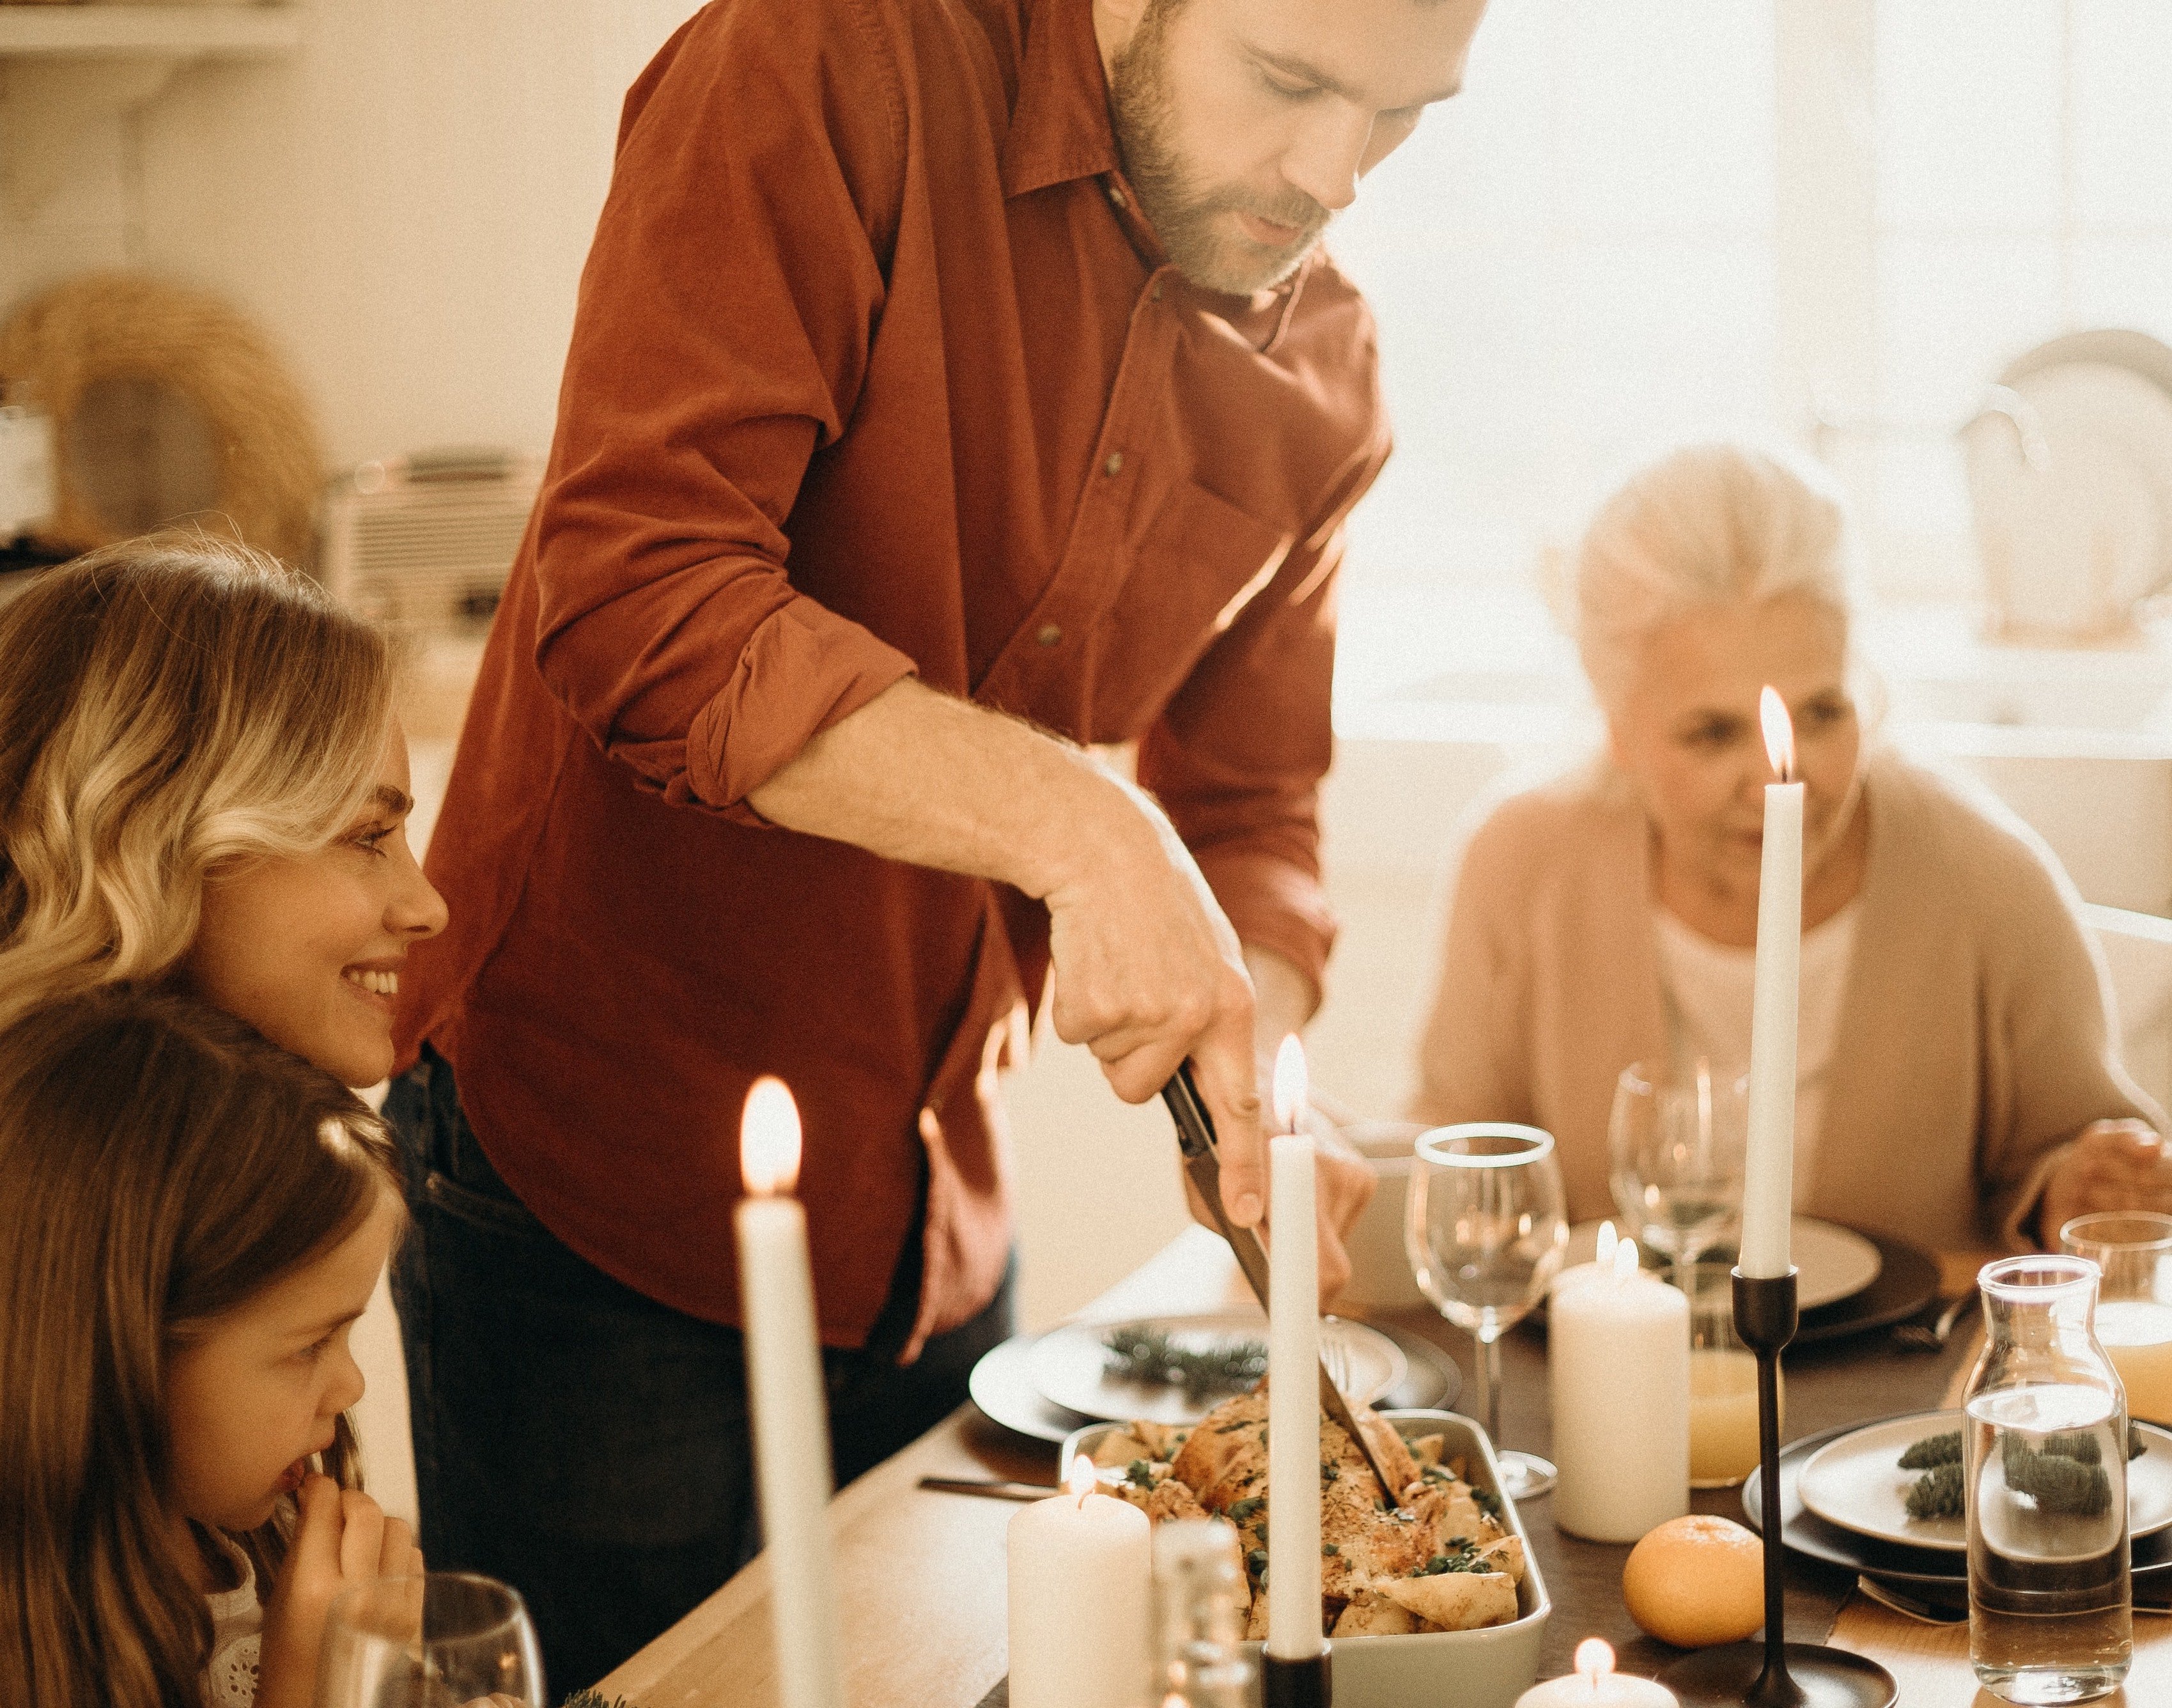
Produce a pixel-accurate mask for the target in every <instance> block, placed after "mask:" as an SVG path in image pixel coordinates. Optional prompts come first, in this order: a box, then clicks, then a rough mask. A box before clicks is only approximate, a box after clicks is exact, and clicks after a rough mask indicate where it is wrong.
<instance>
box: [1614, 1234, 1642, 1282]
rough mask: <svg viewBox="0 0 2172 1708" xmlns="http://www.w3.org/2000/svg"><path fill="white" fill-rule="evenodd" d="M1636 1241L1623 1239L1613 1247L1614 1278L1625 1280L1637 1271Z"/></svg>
mask: <svg viewBox="0 0 2172 1708" xmlns="http://www.w3.org/2000/svg"><path fill="white" fill-rule="evenodd" d="M1636 1273H1637V1242H1636V1241H1635V1240H1633V1239H1625V1240H1623V1241H1622V1242H1621V1243H1620V1244H1619V1245H1617V1246H1616V1247H1615V1248H1614V1279H1615V1280H1616V1281H1627V1280H1628V1279H1629V1277H1630V1276H1632V1275H1634V1274H1636Z"/></svg>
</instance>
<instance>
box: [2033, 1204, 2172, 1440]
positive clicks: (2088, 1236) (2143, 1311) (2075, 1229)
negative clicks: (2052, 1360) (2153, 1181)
mask: <svg viewBox="0 0 2172 1708" xmlns="http://www.w3.org/2000/svg"><path fill="white" fill-rule="evenodd" d="M2059 1243H2060V1244H2061V1246H2062V1247H2063V1248H2064V1249H2067V1251H2069V1252H2072V1253H2073V1254H2074V1255H2075V1256H2077V1257H2086V1258H2088V1259H2089V1260H2090V1261H2091V1262H2092V1263H2094V1264H2095V1265H2096V1266H2097V1267H2098V1268H2099V1269H2100V1270H2103V1271H2104V1279H2103V1280H2102V1281H2100V1282H2099V1284H2098V1287H2097V1318H2096V1327H2097V1340H2098V1342H2099V1345H2102V1346H2103V1347H2104V1349H2105V1351H2106V1352H2107V1353H2109V1354H2110V1356H2111V1362H2112V1367H2113V1368H2114V1369H2116V1370H2117V1371H2118V1372H2119V1379H2120V1381H2121V1383H2124V1384H2125V1385H2126V1414H2127V1415H2128V1416H2129V1417H2138V1418H2141V1419H2142V1420H2143V1421H2146V1422H2149V1423H2161V1424H2172V1216H2159V1215H2158V1214H2157V1213H2155V1212H2154V1211H2146V1210H2105V1211H2099V1212H2098V1213H2097V1214H2095V1215H2094V1216H2077V1217H2075V1218H2074V1219H2073V1221H2072V1222H2068V1223H2067V1225H2066V1226H2065V1227H2062V1228H2061V1229H2060V1230H2059Z"/></svg>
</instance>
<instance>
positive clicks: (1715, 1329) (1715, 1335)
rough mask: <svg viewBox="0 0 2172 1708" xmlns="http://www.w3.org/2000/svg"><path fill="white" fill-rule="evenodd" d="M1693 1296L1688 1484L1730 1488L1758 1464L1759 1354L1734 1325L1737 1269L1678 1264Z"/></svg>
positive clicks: (1679, 1281)
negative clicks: (1743, 1338) (1735, 1276)
mask: <svg viewBox="0 0 2172 1708" xmlns="http://www.w3.org/2000/svg"><path fill="white" fill-rule="evenodd" d="M1668 1278H1669V1280H1670V1281H1673V1283H1674V1284H1675V1286H1678V1287H1680V1289H1681V1290H1682V1292H1684V1293H1685V1294H1687V1295H1688V1297H1689V1302H1690V1486H1691V1488H1693V1489H1731V1488H1733V1487H1734V1485H1736V1484H1737V1483H1739V1482H1740V1481H1741V1480H1743V1479H1744V1478H1745V1477H1747V1476H1748V1475H1750V1473H1751V1472H1753V1471H1755V1469H1757V1355H1756V1354H1755V1353H1754V1352H1752V1351H1750V1349H1749V1348H1748V1347H1747V1346H1745V1345H1743V1344H1742V1336H1741V1335H1739V1334H1737V1333H1736V1332H1735V1328H1734V1269H1733V1267H1732V1266H1731V1265H1728V1264H1723V1263H1685V1264H1679V1265H1676V1266H1675V1268H1674V1269H1673V1270H1672V1271H1670V1272H1669V1276H1668Z"/></svg>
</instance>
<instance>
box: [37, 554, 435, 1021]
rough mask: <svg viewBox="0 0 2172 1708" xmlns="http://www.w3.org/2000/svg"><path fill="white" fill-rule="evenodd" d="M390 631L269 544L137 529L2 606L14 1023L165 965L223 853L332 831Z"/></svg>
mask: <svg viewBox="0 0 2172 1708" xmlns="http://www.w3.org/2000/svg"><path fill="white" fill-rule="evenodd" d="M392 682H393V659H392V657H391V655H390V650H389V648H388V643H387V642H386V640H385V637H384V635H383V634H382V633H381V632H380V631H378V630H377V629H375V628H374V627H373V626H371V625H370V624H368V622H365V621H364V620H363V619H362V618H360V617H358V616H356V615H353V614H352V613H351V612H348V611H346V610H341V608H340V607H339V606H338V605H337V604H334V603H333V601H332V600H331V599H330V598H329V597H328V596H327V595H326V594H325V592H324V591H323V590H322V589H321V588H319V587H318V586H317V585H316V584H315V583H313V582H311V581H310V580H309V579H308V577H304V576H303V575H300V574H298V573H297V572H294V571H292V570H289V569H288V568H286V567H284V566H283V565H282V564H281V563H279V562H278V561H277V559H274V558H270V557H266V556H264V555H263V554H261V552H255V551H250V549H249V548H247V547H246V546H241V545H234V544H233V543H232V542H230V541H228V540H214V539H212V538H210V537H209V536H207V535H200V534H153V535H148V536H146V537H144V538H142V539H140V540H123V541H122V542H121V544H119V545H110V546H107V547H105V549H104V550H102V551H94V552H92V553H91V554H90V555H89V556H86V557H80V558H78V559H77V560H76V561H74V562H73V563H70V564H67V565H65V566H63V567H61V568H58V569H53V570H48V571H47V572H45V573H44V574H43V575H41V576H40V577H38V578H37V580H36V581H35V582H33V583H31V584H30V587H29V588H25V589H24V591H23V592H22V593H21V594H18V595H17V596H16V597H15V598H14V599H12V600H11V601H9V602H8V604H6V605H5V606H4V607H0V1029H5V1028H6V1027H8V1026H9V1025H11V1024H13V1023H14V1021H16V1020H17V1019H19V1018H21V1017H22V1016H24V1014H27V1013H29V1012H31V1011H32V1010H33V1009H35V1008H38V1007H43V1006H44V1005H45V1004H46V1003H48V1002H54V1001H56V1000H57V999H59V998H60V997H62V996H69V995H73V993H75V992H77V991H84V990H88V989H89V988H91V987H92V986H96V985H101V984H108V983H116V982H129V983H134V984H139V985H150V984H154V983H156V982H158V981H159V980H161V979H164V977H166V975H169V973H171V972H172V971H173V969H175V966H177V965H178V964H180V959H181V958H182V957H183V956H184V955H185V954H186V953H188V949H189V946H190V944H191V943H193V942H194V941H195V940H196V926H197V922H198V918H199V914H200V909H201V905H202V897H203V884H204V878H205V875H206V874H207V873H208V872H209V871H210V870H211V869H212V867H214V866H215V865H218V864H219V863H221V862H228V861H231V860H234V859H239V858H246V857H250V856H255V855H285V856H289V857H293V856H299V855H304V854H309V853H314V852H315V851H316V850H318V849H319V848H321V847H323V846H325V844H326V843H328V842H330V841H331V839H332V838H333V837H334V836H335V835H336V834H337V833H338V832H339V831H340V830H341V829H342V828H343V827H344V826H345V825H346V824H348V823H349V822H351V821H352V819H353V818H354V817H355V815H356V814H358V812H360V811H361V809H362V807H363V803H364V802H365V801H366V800H367V799H368V796H369V793H370V791H371V789H372V787H373V786H374V782H375V779H376V774H377V762H378V757H379V754H380V753H381V752H382V751H383V748H384V738H385V733H386V730H387V728H389V726H390V718H391V715H392Z"/></svg>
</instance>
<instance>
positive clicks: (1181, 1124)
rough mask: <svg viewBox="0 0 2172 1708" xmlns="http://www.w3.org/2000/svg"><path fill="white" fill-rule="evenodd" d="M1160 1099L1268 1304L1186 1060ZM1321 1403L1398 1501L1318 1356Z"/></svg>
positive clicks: (1262, 1273)
mask: <svg viewBox="0 0 2172 1708" xmlns="http://www.w3.org/2000/svg"><path fill="white" fill-rule="evenodd" d="M1161 1097H1162V1101H1163V1102H1164V1103H1165V1104H1168V1105H1169V1114H1171V1115H1173V1116H1175V1119H1176V1138H1177V1144H1178V1146H1179V1147H1180V1148H1181V1150H1182V1151H1183V1152H1184V1169H1185V1174H1189V1175H1190V1176H1191V1184H1193V1185H1194V1186H1196V1187H1197V1188H1198V1189H1199V1195H1200V1196H1201V1197H1202V1198H1203V1199H1205V1200H1207V1211H1208V1213H1209V1214H1211V1215H1212V1217H1214V1225H1215V1227H1218V1228H1219V1229H1220V1230H1221V1233H1222V1237H1223V1238H1224V1239H1226V1240H1228V1242H1229V1249H1230V1250H1232V1251H1234V1252H1235V1253H1236V1254H1237V1267H1238V1268H1239V1269H1241V1270H1244V1272H1245V1280H1246V1281H1249V1282H1250V1283H1251V1286H1252V1292H1253V1293H1254V1294H1255V1295H1256V1296H1257V1297H1258V1299H1259V1301H1260V1308H1261V1309H1262V1310H1265V1309H1266V1308H1267V1249H1266V1246H1264V1245H1262V1244H1261V1243H1260V1231H1259V1229H1257V1228H1256V1227H1236V1226H1234V1224H1232V1223H1231V1222H1230V1220H1229V1217H1228V1214H1227V1213H1226V1212H1225V1211H1223V1208H1222V1153H1221V1152H1220V1151H1219V1150H1218V1148H1217V1147H1216V1146H1215V1142H1214V1118H1213V1117H1212V1115H1210V1114H1207V1104H1206V1101H1205V1099H1204V1098H1202V1097H1201V1096H1200V1095H1199V1083H1198V1082H1197V1081H1196V1080H1195V1079H1193V1078H1192V1077H1191V1063H1190V1062H1188V1061H1186V1062H1184V1063H1182V1064H1181V1065H1180V1066H1179V1067H1178V1068H1177V1070H1176V1077H1175V1078H1174V1079H1172V1080H1170V1081H1169V1083H1168V1084H1167V1085H1164V1087H1163V1088H1161ZM1320 1405H1321V1406H1322V1408H1323V1409H1325V1411H1326V1413H1327V1415H1329V1416H1330V1417H1331V1418H1333V1419H1334V1420H1335V1421H1336V1422H1337V1423H1339V1424H1341V1426H1342V1427H1343V1430H1344V1431H1345V1433H1347V1435H1348V1436H1349V1437H1350V1439H1351V1440H1352V1441H1353V1442H1357V1451H1358V1452H1359V1453H1363V1454H1364V1456H1365V1463H1366V1464H1368V1465H1369V1466H1370V1467H1371V1468H1372V1471H1373V1475H1374V1478H1375V1479H1377V1480H1378V1481H1379V1485H1380V1489H1381V1492H1382V1493H1384V1495H1386V1496H1387V1497H1388V1500H1389V1501H1390V1504H1391V1505H1400V1504H1401V1499H1402V1491H1401V1490H1399V1489H1397V1488H1395V1486H1394V1485H1392V1484H1390V1482H1389V1480H1388V1474H1387V1473H1386V1472H1385V1471H1384V1470H1383V1469H1381V1466H1380V1461H1379V1456H1378V1455H1377V1454H1375V1453H1374V1451H1373V1443H1372V1442H1369V1441H1368V1440H1366V1438H1365V1431H1363V1430H1362V1429H1360V1428H1358V1427H1357V1415H1356V1414H1355V1413H1353V1412H1352V1410H1351V1409H1350V1402H1349V1401H1348V1400H1347V1399H1344V1398H1343V1397H1342V1390H1341V1388H1337V1387H1336V1385H1335V1378H1333V1377H1331V1376H1330V1375H1329V1374H1328V1373H1327V1364H1326V1362H1325V1360H1324V1359H1323V1360H1322V1361H1321V1362H1320Z"/></svg>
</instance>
